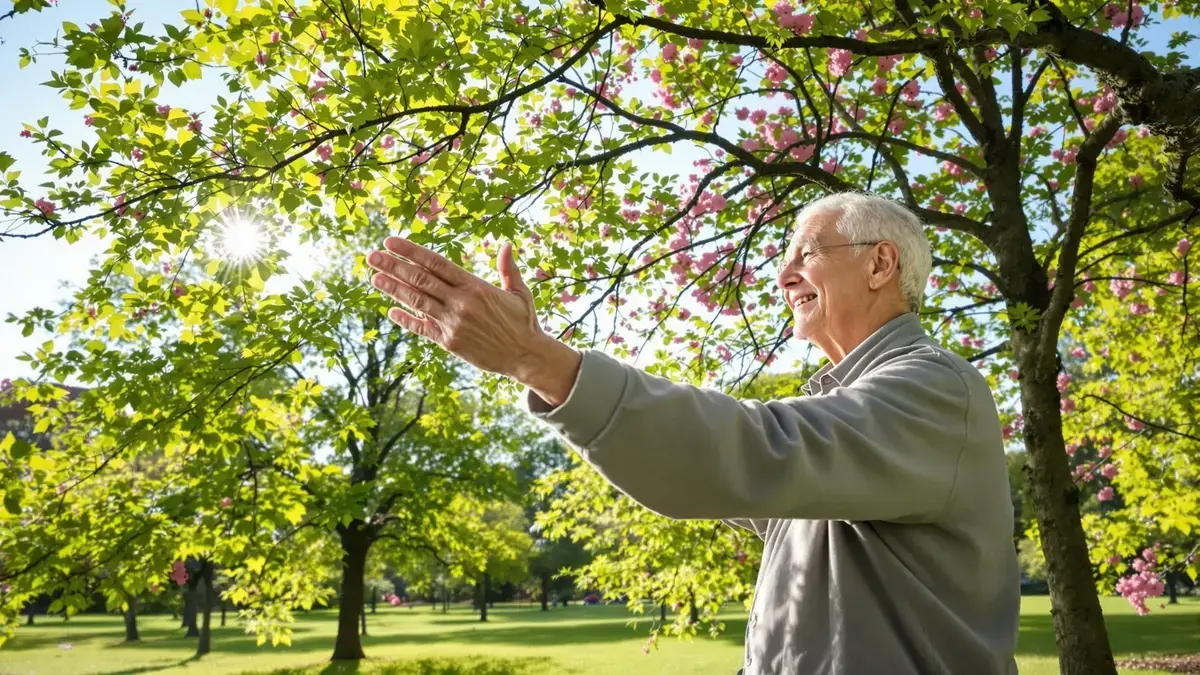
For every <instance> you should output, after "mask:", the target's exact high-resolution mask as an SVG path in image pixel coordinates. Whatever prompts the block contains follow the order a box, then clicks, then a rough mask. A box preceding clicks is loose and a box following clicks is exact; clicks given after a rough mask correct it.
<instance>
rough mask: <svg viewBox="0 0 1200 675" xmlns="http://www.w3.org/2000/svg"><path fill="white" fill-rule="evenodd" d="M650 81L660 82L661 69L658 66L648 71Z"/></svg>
mask: <svg viewBox="0 0 1200 675" xmlns="http://www.w3.org/2000/svg"><path fill="white" fill-rule="evenodd" d="M650 81H651V82H654V83H655V84H658V83H660V82H662V71H661V70H659V69H658V68H655V69H654V70H652V71H650Z"/></svg>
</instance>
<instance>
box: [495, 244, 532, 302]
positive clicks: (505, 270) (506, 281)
mask: <svg viewBox="0 0 1200 675" xmlns="http://www.w3.org/2000/svg"><path fill="white" fill-rule="evenodd" d="M496 267H497V268H498V269H499V271H500V287H501V288H503V289H504V290H506V291H513V292H516V293H520V294H522V295H525V296H528V297H532V296H533V294H532V293H530V292H529V287H528V286H526V285H525V280H524V279H522V278H521V271H520V270H519V269H518V268H517V263H516V261H515V260H513V245H512V242H504V245H503V246H501V247H500V256H499V259H498V260H497V261H496Z"/></svg>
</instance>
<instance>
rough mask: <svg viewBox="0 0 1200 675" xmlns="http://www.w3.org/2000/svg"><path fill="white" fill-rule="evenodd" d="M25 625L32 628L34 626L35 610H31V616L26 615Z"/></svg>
mask: <svg viewBox="0 0 1200 675" xmlns="http://www.w3.org/2000/svg"><path fill="white" fill-rule="evenodd" d="M25 625H26V626H32V625H33V610H32V609H31V610H29V614H26V615H25Z"/></svg>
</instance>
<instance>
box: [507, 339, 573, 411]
mask: <svg viewBox="0 0 1200 675" xmlns="http://www.w3.org/2000/svg"><path fill="white" fill-rule="evenodd" d="M582 361H583V355H582V354H581V353H579V352H578V351H576V350H575V349H572V348H571V347H570V346H568V345H566V344H563V343H562V342H559V341H558V340H555V339H554V338H552V337H550V336H548V335H546V334H544V333H543V334H541V335H540V336H539V337H538V338H537V339H536V340H535V342H534V344H533V345H531V349H530V352H529V354H528V356H527V357H526V358H525V359H523V362H522V363H521V364H520V365H519V366H518V367H517V368H515V369H514V372H512V373H511V374H510V376H511V377H512V378H513V379H514V380H516V381H518V382H520V383H521V384H523V385H525V386H526V387H528V388H529V389H531V390H532V391H533V392H534V393H535V394H537V395H538V396H540V397H541V398H542V400H544V401H545V402H546V403H548V404H550V405H551V406H553V407H555V408H557V407H558V406H560V405H562V404H563V403H565V402H566V400H567V397H568V396H569V395H570V394H571V390H572V389H573V388H574V387H575V379H576V377H577V376H578V375H579V367H580V364H581V363H582Z"/></svg>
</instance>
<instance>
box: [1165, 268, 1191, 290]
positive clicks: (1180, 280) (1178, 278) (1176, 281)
mask: <svg viewBox="0 0 1200 675" xmlns="http://www.w3.org/2000/svg"><path fill="white" fill-rule="evenodd" d="M1186 280H1187V277H1186V276H1185V275H1184V273H1183V271H1182V270H1175V271H1174V272H1171V273H1170V274H1168V275H1167V283H1169V284H1171V285H1173V286H1182V285H1183V284H1184V282H1185V281H1186Z"/></svg>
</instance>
